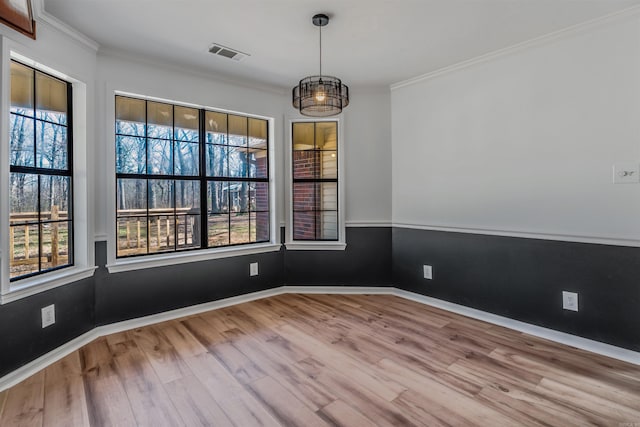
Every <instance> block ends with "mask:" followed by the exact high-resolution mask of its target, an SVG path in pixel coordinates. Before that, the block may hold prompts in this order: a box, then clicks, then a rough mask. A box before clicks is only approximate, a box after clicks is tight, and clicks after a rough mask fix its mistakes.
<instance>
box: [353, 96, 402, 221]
mask: <svg viewBox="0 0 640 427" xmlns="http://www.w3.org/2000/svg"><path fill="white" fill-rule="evenodd" d="M350 89H351V93H350V95H351V96H350V98H351V101H350V102H351V103H350V105H349V106H348V107H347V108H346V109H345V110H344V116H345V120H344V141H343V143H344V150H345V154H344V156H345V159H346V163H345V165H346V168H345V175H346V177H345V179H346V186H347V187H346V190H345V194H346V196H347V200H346V212H345V213H346V220H347V225H349V224H350V223H351V224H368V223H373V224H376V223H379V224H389V223H390V222H391V93H390V91H389V88H386V87H385V88H358V87H353V88H350Z"/></svg>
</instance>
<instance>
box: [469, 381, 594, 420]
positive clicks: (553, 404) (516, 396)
mask: <svg viewBox="0 0 640 427" xmlns="http://www.w3.org/2000/svg"><path fill="white" fill-rule="evenodd" d="M477 399H478V401H479V402H481V403H483V404H485V405H487V406H490V407H492V408H494V409H496V410H498V411H500V412H503V413H505V414H506V415H508V416H510V417H512V418H514V419H517V420H518V421H521V420H531V423H534V422H535V423H536V424H542V425H549V426H555V425H562V426H566V427H571V426H575V427H582V426H598V425H602V419H601V418H600V417H597V416H594V415H593V414H591V413H587V412H585V411H579V410H576V409H575V408H574V407H572V406H571V405H567V404H565V403H563V402H557V401H554V400H551V399H548V398H547V397H546V396H545V395H543V394H542V393H538V392H536V391H535V390H534V391H532V390H529V389H523V388H520V387H518V386H517V385H514V384H502V385H489V386H486V387H485V388H483V389H482V390H481V391H480V393H479V394H478V396H477Z"/></svg>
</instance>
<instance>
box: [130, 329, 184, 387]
mask: <svg viewBox="0 0 640 427" xmlns="http://www.w3.org/2000/svg"><path fill="white" fill-rule="evenodd" d="M129 337H130V339H131V340H132V341H134V342H135V343H136V346H137V347H138V348H139V349H140V350H141V351H142V352H144V354H145V356H146V357H147V359H149V362H150V363H151V367H152V368H153V370H154V371H155V373H156V375H157V376H158V378H159V379H160V381H162V382H163V383H169V382H172V381H175V380H177V379H180V378H183V377H184V376H187V375H190V374H191V371H190V370H189V367H188V366H187V365H186V364H185V363H184V361H183V360H182V358H181V357H180V355H179V354H178V352H177V351H176V349H175V348H174V347H173V345H172V344H171V342H169V340H168V339H167V338H166V337H165V336H164V334H163V333H162V332H160V330H159V329H158V328H156V327H153V326H149V327H146V328H138V329H135V330H133V331H130V332H129Z"/></svg>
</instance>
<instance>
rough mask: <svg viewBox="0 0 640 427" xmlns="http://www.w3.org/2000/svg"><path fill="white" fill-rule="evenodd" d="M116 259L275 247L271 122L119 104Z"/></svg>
mask: <svg viewBox="0 0 640 427" xmlns="http://www.w3.org/2000/svg"><path fill="white" fill-rule="evenodd" d="M115 107H116V115H115V132H116V138H115V139H116V141H115V149H116V198H117V210H116V238H117V253H116V256H117V257H118V258H123V257H130V256H136V255H147V254H154V253H166V252H178V251H186V250H193V249H201V248H218V247H227V246H235V245H244V244H251V243H258V242H269V241H270V236H271V234H270V214H269V170H268V164H269V161H268V160H269V149H268V146H269V144H268V139H269V138H268V135H269V129H268V121H267V120H265V119H261V118H255V117H247V116H241V115H236V114H228V113H224V112H217V111H209V110H205V109H200V108H194V107H185V106H181V105H174V104H169V103H164V102H156V101H151V100H145V99H139V98H133V97H128V96H122V95H117V96H116V102H115Z"/></svg>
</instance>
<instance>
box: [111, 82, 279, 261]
mask: <svg viewBox="0 0 640 427" xmlns="http://www.w3.org/2000/svg"><path fill="white" fill-rule="evenodd" d="M118 97H120V98H128V99H133V100H136V101H144V103H145V122H144V125H145V135H144V136H136V138H143V139H144V140H145V165H144V170H145V173H120V172H118V169H117V149H118V141H117V138H118V136H127V137H131V136H132V135H124V134H119V133H117V132H116V130H117V127H116V123H117V121H118V115H117V102H116V103H115V106H114V108H116V111H115V115H114V135H115V146H114V149H115V153H114V154H115V156H116V159H115V161H116V168H115V188H116V191H115V196H116V200H115V205H114V206H115V209H116V215H115V221H116V224H115V225H116V236H115V245H116V251H115V252H116V259H127V258H140V257H148V256H155V255H166V254H176V253H185V252H197V251H202V250H206V249H224V248H229V247H238V246H247V245H255V244H260V243H268V242H270V241H271V235H272V230H271V228H272V224H271V214H272V209H273V208H272V204H271V194H270V192H271V188H270V185H269V182H270V174H271V169H270V156H271V149H270V145H271V140H270V136H269V135H270V126H271V124H270V121H269V120H268V119H266V118H264V117H257V116H252V115H248V114H240V113H236V112H228V111H224V110H215V109H210V108H202V107H197V106H191V105H186V104H180V103H175V102H169V101H163V100H157V99H149V98H145V97H137V96H134V95H125V94H116V95H115V98H116V100H117V98H118ZM149 102H153V103H160V104H166V105H170V106H171V107H172V111H173V115H174V117H173V120H172V123H173V125H172V138H171V139H168V140H167V141H170V142H171V147H172V148H171V150H172V158H173V159H175V153H174V151H173V150H174V149H175V142H176V141H177V139H176V138H175V128H176V126H175V107H183V108H190V109H194V110H197V111H198V120H199V124H198V145H199V159H198V169H199V170H198V174H197V175H179V174H175V160H173V161H172V174H153V173H150V172H149V158H148V157H149V150H148V145H147V143H148V140H149V139H157V138H150V137H149V136H148V127H149V117H148V103H149ZM207 112H211V113H220V114H225V115H227V118H228V116H239V117H244V118H246V119H247V120H249V119H255V120H262V121H264V122H265V124H266V135H265V137H266V148H265V149H264V151H265V152H266V177H261V178H256V177H248V176H247V177H232V176H218V177H216V176H208V175H207V145H219V144H212V143H208V142H207V129H206V120H205V117H206V113H207ZM246 137H247V149H248V139H249V127H248V126H247V136H246ZM226 141H227V142H226V146H227V147H229V146H230V145H229V142H228V141H229V129H228V128H227V137H226ZM231 146H233V145H231ZM228 161H229V160H228V159H227V164H228ZM228 169H229V168H227V170H228ZM247 175H248V172H247ZM119 179H140V180H145V181H146V183H147V189H148V184H149V181H151V180H170V181H172V182H173V188H174V191H173V199H174V203H173V206H174V208H173V209H174V217H175V218H176V219H177V218H178V215H177V214H175V209H176V202H175V199H176V191H175V188H176V183H177V182H178V181H197V182H198V183H199V186H200V189H199V191H200V204H199V211H198V212H199V214H198V215H200V222H199V230H198V231H199V243H200V246H199V247H189V248H178V243H177V242H178V239H177V235H176V236H175V237H174V243H173V246H174V248H173V249H172V250H162V251H151V250H150V240H151V239H149V238H148V237H147V239H146V252H145V253H138V254H136V253H133V254H128V255H120V247H119V242H118V233H119V226H118V220H119V219H120V218H123V217H122V216H118V194H119V193H118V191H119V187H118V180H119ZM210 182H228V183H230V182H247V183H252V182H253V183H264V184H265V185H266V186H267V197H268V199H267V203H268V206H267V207H268V209H267V210H266V211H264V210H251V208H250V205H251V203H250V196H248V198H249V208H248V210H247V212H246V214H247V215H248V224H249V236H250V235H251V213H266V214H267V217H268V221H267V225H268V230H267V233H266V238H265V239H261V240H258V238H257V231H256V241H249V242H242V243H229V244H227V245H209V230H208V219H209V215H210V214H211V213H210V212H209V209H208V199H207V189H208V184H209V183H210ZM247 191H248V192H249V190H247ZM241 213H245V212H241ZM228 215H229V222H228V224H229V225H228V231H229V239H231V215H232V212H231V211H229V212H228ZM140 217H142V216H140ZM144 217H145V218H146V220H147V233H148V234H149V233H150V232H149V217H150V215H149V192H148V190H147V195H146V215H145V216H144ZM177 229H178V227H177V226H176V227H175V228H174V234H176V233H177Z"/></svg>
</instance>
